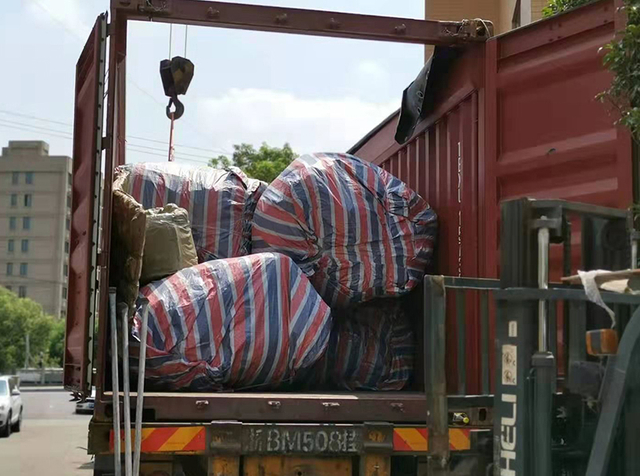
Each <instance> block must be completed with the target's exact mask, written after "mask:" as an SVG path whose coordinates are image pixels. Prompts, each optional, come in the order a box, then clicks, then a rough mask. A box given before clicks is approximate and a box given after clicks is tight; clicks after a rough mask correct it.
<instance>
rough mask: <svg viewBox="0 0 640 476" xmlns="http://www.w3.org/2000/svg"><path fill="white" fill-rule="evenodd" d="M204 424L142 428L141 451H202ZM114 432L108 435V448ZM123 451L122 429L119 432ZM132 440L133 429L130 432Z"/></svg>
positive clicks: (204, 444) (204, 441)
mask: <svg viewBox="0 0 640 476" xmlns="http://www.w3.org/2000/svg"><path fill="white" fill-rule="evenodd" d="M206 431H207V430H206V428H205V427H204V426H175V427H171V426H170V427H159V428H143V429H142V443H141V447H140V451H141V452H142V453H189V454H193V453H204V452H205V450H206V446H207V444H206V441H207V436H206V435H207V433H206ZM113 436H114V432H113V430H111V432H110V435H109V449H110V451H111V452H113V449H114V437H113ZM120 439H121V441H122V445H121V448H123V451H124V431H123V432H122V433H121V438H120ZM131 441H133V431H132V432H131Z"/></svg>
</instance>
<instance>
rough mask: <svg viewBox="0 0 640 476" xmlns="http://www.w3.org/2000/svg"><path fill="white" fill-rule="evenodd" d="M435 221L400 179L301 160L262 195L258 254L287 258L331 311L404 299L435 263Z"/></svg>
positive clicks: (374, 170) (340, 160)
mask: <svg viewBox="0 0 640 476" xmlns="http://www.w3.org/2000/svg"><path fill="white" fill-rule="evenodd" d="M436 233H437V217H436V214H435V212H434V211H433V210H432V209H431V208H430V207H429V205H428V204H427V203H426V202H425V201H424V200H423V199H422V198H421V197H420V196H419V195H418V194H417V193H415V192H414V191H413V190H411V189H409V187H407V185H405V184H404V183H403V182H402V181H400V180H399V179H397V178H395V177H394V176H392V175H390V174H389V173H387V172H386V171H384V170H383V169H381V168H379V167H377V166H376V165H373V164H370V163H368V162H365V161H363V160H360V159H359V158H357V157H354V156H351V155H346V154H313V155H305V156H302V157H299V158H298V159H296V160H295V161H293V162H292V163H291V164H290V165H289V167H288V168H287V169H286V170H285V171H284V172H282V173H281V174H280V176H278V178H277V179H276V180H274V181H273V182H272V183H271V184H270V185H269V186H268V187H267V189H266V190H265V192H264V193H263V195H262V197H261V198H260V201H259V202H258V206H257V208H256V211H255V214H254V219H253V234H252V240H253V249H254V251H256V252H259V251H276V252H279V253H283V254H286V255H287V256H290V257H291V258H293V260H294V261H295V262H296V264H298V266H300V267H301V268H302V270H303V271H304V272H305V273H306V274H307V275H308V276H309V277H310V279H311V282H312V283H313V285H314V286H315V287H316V289H317V290H318V292H320V295H321V296H322V297H323V299H324V300H325V301H326V302H327V303H329V304H330V305H331V306H332V307H334V306H337V307H344V306H347V305H349V304H352V303H360V302H364V301H367V300H370V299H373V298H376V297H381V296H395V295H402V294H405V293H407V292H408V291H410V290H411V289H413V288H414V287H415V286H416V285H417V284H418V283H419V282H420V281H421V280H422V278H423V277H424V274H425V272H426V271H427V269H428V267H429V266H430V264H431V262H432V257H433V246H434V242H435V239H436Z"/></svg>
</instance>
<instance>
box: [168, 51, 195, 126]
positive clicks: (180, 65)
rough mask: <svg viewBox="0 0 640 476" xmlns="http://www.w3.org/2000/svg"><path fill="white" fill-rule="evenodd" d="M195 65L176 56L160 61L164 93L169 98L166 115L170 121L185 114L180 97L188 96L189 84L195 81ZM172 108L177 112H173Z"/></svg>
mask: <svg viewBox="0 0 640 476" xmlns="http://www.w3.org/2000/svg"><path fill="white" fill-rule="evenodd" d="M193 73H194V65H193V63H192V62H191V61H190V60H188V59H187V58H183V57H181V56H174V57H173V58H172V59H170V60H168V59H165V60H162V61H160V78H161V79H162V87H163V88H164V93H165V95H166V96H168V97H169V104H168V105H167V109H166V113H167V117H168V118H169V119H171V118H172V116H173V119H174V120H175V119H180V117H182V115H183V114H184V105H183V104H182V102H180V100H179V99H178V95H180V94H186V92H187V89H189V84H191V80H192V79H193ZM171 106H175V111H173V112H171Z"/></svg>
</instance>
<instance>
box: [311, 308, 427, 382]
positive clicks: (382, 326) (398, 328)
mask: <svg viewBox="0 0 640 476" xmlns="http://www.w3.org/2000/svg"><path fill="white" fill-rule="evenodd" d="M414 357H415V340H414V332H413V329H412V327H411V323H410V322H409V320H408V318H407V316H406V315H405V313H404V311H403V309H402V306H401V305H400V303H398V302H397V301H396V300H395V299H394V300H391V299H382V300H376V301H372V302H370V303H366V304H364V305H362V306H357V307H355V308H352V309H349V310H348V311H346V312H345V313H344V315H336V317H335V318H334V328H333V330H332V331H331V339H330V340H329V345H328V347H327V352H326V354H325V356H324V357H323V358H322V359H321V360H320V361H319V362H318V364H317V366H316V368H315V369H314V370H315V372H314V379H313V380H314V381H315V382H316V385H319V386H320V387H321V388H324V389H325V390H326V388H327V387H336V388H338V389H341V390H351V391H353V390H401V389H403V388H404V387H405V386H406V385H407V383H408V382H409V381H410V380H411V378H412V376H413V365H414Z"/></svg>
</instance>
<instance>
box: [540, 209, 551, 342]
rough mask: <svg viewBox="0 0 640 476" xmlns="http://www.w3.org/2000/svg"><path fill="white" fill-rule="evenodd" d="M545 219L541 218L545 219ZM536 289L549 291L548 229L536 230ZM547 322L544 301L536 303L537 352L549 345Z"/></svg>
mask: <svg viewBox="0 0 640 476" xmlns="http://www.w3.org/2000/svg"><path fill="white" fill-rule="evenodd" d="M545 218H546V217H542V219H545ZM538 287H539V288H540V289H549V228H540V229H539V230H538ZM548 336H549V329H548V322H547V303H546V301H545V300H544V299H540V301H539V302H538V350H539V351H540V352H546V351H547V349H548V343H549V339H548Z"/></svg>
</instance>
